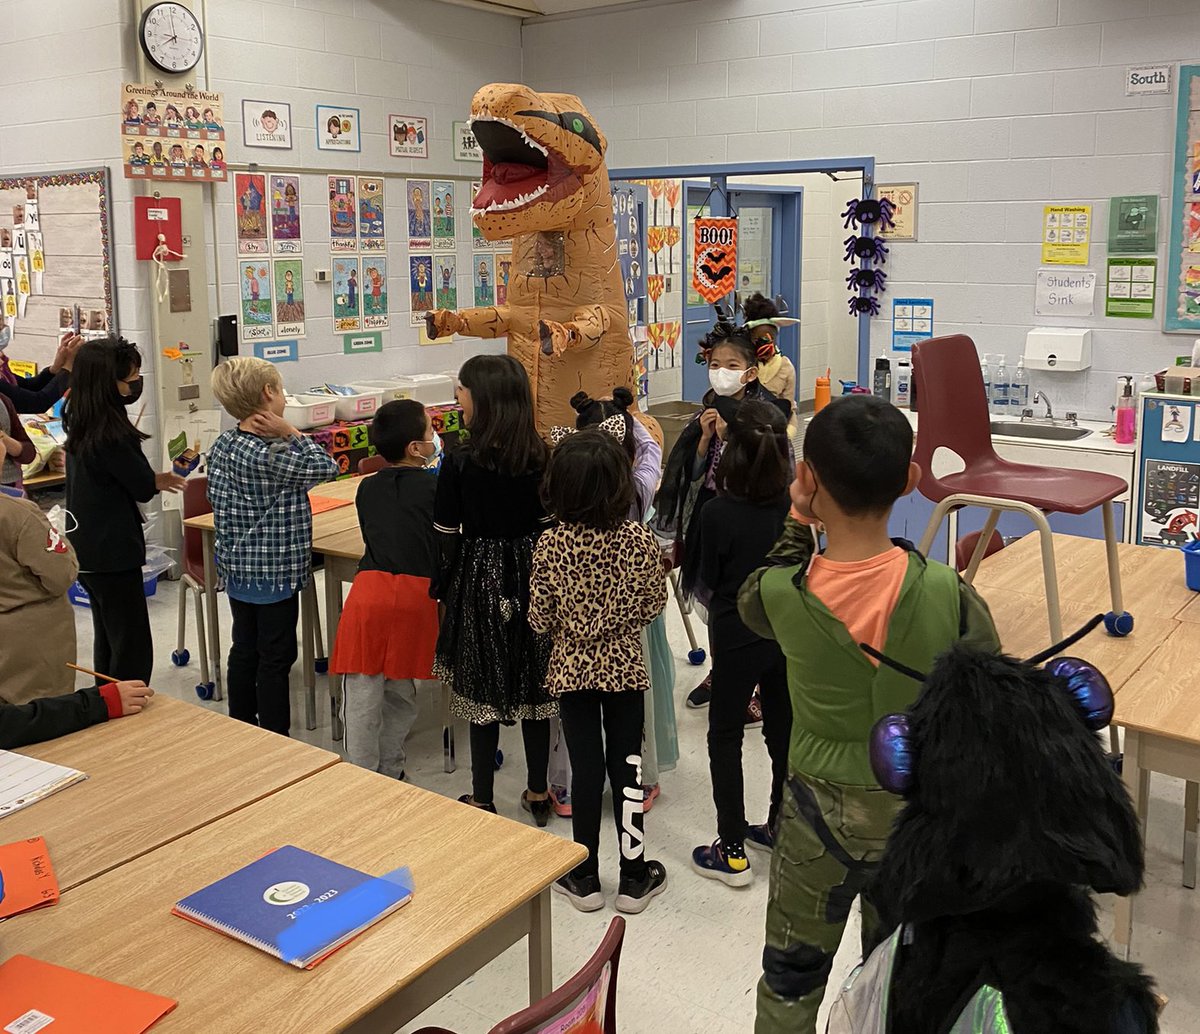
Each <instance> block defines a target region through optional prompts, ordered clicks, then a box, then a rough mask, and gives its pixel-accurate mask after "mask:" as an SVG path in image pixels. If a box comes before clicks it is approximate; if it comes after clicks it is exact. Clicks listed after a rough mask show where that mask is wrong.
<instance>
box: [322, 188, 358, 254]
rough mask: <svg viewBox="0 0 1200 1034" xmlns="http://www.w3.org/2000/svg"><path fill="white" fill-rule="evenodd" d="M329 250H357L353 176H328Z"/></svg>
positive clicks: (356, 220) (356, 216) (356, 218)
mask: <svg viewBox="0 0 1200 1034" xmlns="http://www.w3.org/2000/svg"><path fill="white" fill-rule="evenodd" d="M329 250H330V251H332V252H334V253H335V254H336V253H337V252H343V251H358V214H357V210H356V208H355V205H354V177H353V176H330V177H329Z"/></svg>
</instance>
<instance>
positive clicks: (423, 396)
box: [396, 373, 454, 406]
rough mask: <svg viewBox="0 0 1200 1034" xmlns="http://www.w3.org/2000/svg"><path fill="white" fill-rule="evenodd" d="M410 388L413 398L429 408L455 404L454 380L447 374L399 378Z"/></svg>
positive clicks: (412, 375)
mask: <svg viewBox="0 0 1200 1034" xmlns="http://www.w3.org/2000/svg"><path fill="white" fill-rule="evenodd" d="M396 380H398V381H405V382H407V384H408V385H409V386H410V388H411V391H412V395H411V396H410V397H411V398H414V399H416V400H417V401H418V402H422V403H424V404H425V405H427V406H447V405H451V404H453V402H454V378H453V377H451V376H450V375H449V374H445V373H412V374H408V375H407V376H405V377H397V378H396Z"/></svg>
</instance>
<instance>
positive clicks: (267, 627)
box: [208, 356, 338, 736]
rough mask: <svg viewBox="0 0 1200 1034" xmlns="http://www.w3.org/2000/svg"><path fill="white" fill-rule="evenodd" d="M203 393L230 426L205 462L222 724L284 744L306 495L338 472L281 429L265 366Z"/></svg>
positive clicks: (215, 378) (219, 379)
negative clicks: (225, 616) (221, 591)
mask: <svg viewBox="0 0 1200 1034" xmlns="http://www.w3.org/2000/svg"><path fill="white" fill-rule="evenodd" d="M212 387H213V394H214V395H216V397H217V401H218V402H220V403H221V405H222V406H224V408H225V411H226V412H227V413H229V414H230V416H232V417H234V418H235V419H236V420H237V421H238V425H237V427H236V428H235V429H234V430H232V431H225V432H224V433H223V434H221V435H220V437H218V438H217V440H216V441H215V442H213V445H212V448H211V449H210V450H209V453H208V498H209V502H211V503H212V508H213V520H214V523H215V525H216V561H217V573H218V574H219V575H220V577H221V578H222V580H223V581H224V583H225V591H226V593H227V594H228V595H229V609H230V610H231V611H232V612H233V645H232V646H231V647H230V648H229V715H230V717H231V718H238V719H240V720H241V721H243V722H249V723H250V724H251V725H260V726H262V727H263V728H264V729H270V730H271V731H272V732H278V733H281V734H282V735H284V736H286V735H288V730H289V729H290V727H291V722H292V711H291V694H290V691H289V676H290V674H291V670H292V665H293V664H294V663H295V662H296V618H297V616H298V614H299V609H300V590H301V589H303V588H304V586H305V585H306V584H307V583H308V579H309V577H310V576H311V574H312V511H311V510H310V508H309V504H308V490H309V489H310V488H313V487H315V486H316V485H319V484H322V483H323V482H326V481H332V480H333V478H335V477H336V476H337V473H338V469H337V465H336V464H335V463H334V461H333V460H332V459H331V458H330V457H329V455H328V454H327V453H326V452H325V450H324V449H322V448H321V447H320V446H319V445H317V444H316V442H314V441H313V440H312V439H311V438H306V437H305V436H304V435H302V434H301V433H300V432H299V431H297V430H296V428H294V427H293V426H292V425H291V424H289V423H288V422H287V421H286V420H284V419H283V407H284V391H283V382H282V380H280V377H279V372H278V371H277V370H276V369H275V367H274V366H273V365H272V364H271V363H269V362H267V361H266V360H265V359H256V358H251V357H249V356H241V357H237V358H234V359H230V360H228V361H227V362H224V363H222V364H221V365H220V366H218V367H217V368H216V369H215V370H214V371H213V375H212Z"/></svg>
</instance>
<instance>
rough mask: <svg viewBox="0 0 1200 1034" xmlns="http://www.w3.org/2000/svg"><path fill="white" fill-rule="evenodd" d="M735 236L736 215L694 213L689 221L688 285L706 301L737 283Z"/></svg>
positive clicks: (718, 297)
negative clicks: (690, 240)
mask: <svg viewBox="0 0 1200 1034" xmlns="http://www.w3.org/2000/svg"><path fill="white" fill-rule="evenodd" d="M737 239H738V224H737V220H736V219H711V218H704V217H697V218H696V220H695V221H694V222H693V224H692V242H693V246H692V287H694V288H695V290H696V293H697V294H698V295H700V297H701V298H703V299H704V300H705V301H706V302H709V303H711V302H715V301H719V300H720V299H721V298H724V297H725V295H727V294H730V293H731V292H732V291H733V290H734V288H735V287H736V286H737Z"/></svg>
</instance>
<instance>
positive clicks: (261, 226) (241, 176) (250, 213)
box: [233, 172, 271, 255]
mask: <svg viewBox="0 0 1200 1034" xmlns="http://www.w3.org/2000/svg"><path fill="white" fill-rule="evenodd" d="M233 194H234V209H235V211H236V213H237V250H238V254H239V255H266V254H268V253H269V252H270V250H271V248H270V245H269V244H268V243H267V216H266V200H267V178H266V176H263V175H260V174H259V173H251V172H239V173H238V174H237V175H236V176H235V177H234V178H233Z"/></svg>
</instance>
